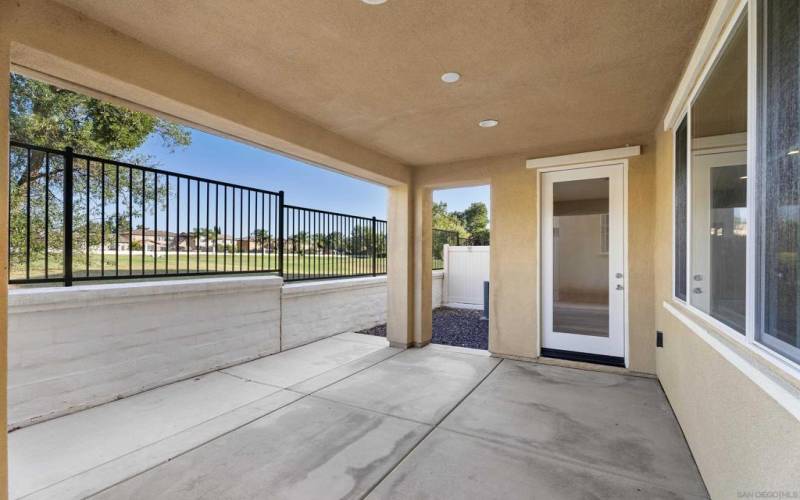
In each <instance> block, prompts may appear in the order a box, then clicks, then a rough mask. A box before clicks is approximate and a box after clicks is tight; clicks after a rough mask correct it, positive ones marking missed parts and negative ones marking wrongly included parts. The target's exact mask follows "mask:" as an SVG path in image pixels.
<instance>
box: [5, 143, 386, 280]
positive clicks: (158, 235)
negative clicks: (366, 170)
mask: <svg viewBox="0 0 800 500" xmlns="http://www.w3.org/2000/svg"><path fill="white" fill-rule="evenodd" d="M9 165H10V185H9V260H10V262H9V264H10V265H9V283H12V284H27V283H51V282H63V283H64V284H65V285H66V286H69V285H71V284H72V282H73V281H89V280H109V279H132V278H145V277H147V278H152V277H172V276H187V275H192V276H195V275H214V274H235V273H278V274H280V275H282V276H284V277H285V278H286V279H287V280H302V279H319V278H336V277H352V276H367V275H378V274H385V273H386V233H387V231H386V228H387V223H386V221H383V220H378V219H375V218H373V219H367V218H363V217H357V216H351V215H345V214H338V213H334V212H327V211H323V210H314V209H309V208H303V207H296V206H288V205H285V204H284V195H283V192H274V191H267V190H263V189H256V188H251V187H247V186H241V185H237V184H231V183H227V182H221V181H214V180H211V179H204V178H200V177H195V176H191V175H185V174H178V173H174V172H167V171H164V170H159V169H154V168H149V167H143V166H140V165H132V164H129V163H124V162H120V161H116V160H111V159H103V158H96V157H92V156H88V155H83V154H78V153H74V152H73V151H72V150H71V149H70V148H67V149H66V150H64V151H61V150H56V149H49V148H44V147H40V146H32V145H28V144H22V143H18V142H14V141H12V142H11V152H10V162H9Z"/></svg>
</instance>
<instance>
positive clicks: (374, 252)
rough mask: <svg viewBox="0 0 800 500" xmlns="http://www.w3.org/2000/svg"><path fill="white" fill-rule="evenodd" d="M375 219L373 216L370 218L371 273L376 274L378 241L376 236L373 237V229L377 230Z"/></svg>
mask: <svg viewBox="0 0 800 500" xmlns="http://www.w3.org/2000/svg"><path fill="white" fill-rule="evenodd" d="M377 226H378V224H377V221H376V219H375V217H373V218H372V275H373V276H377V275H378V245H377V244H376V243H377V242H378V240H377V238H376V237H375V231H376V230H377Z"/></svg>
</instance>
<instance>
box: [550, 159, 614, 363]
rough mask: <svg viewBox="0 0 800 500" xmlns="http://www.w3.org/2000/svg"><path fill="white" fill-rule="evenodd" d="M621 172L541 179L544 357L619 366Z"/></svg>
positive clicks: (594, 170)
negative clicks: (570, 357) (567, 357)
mask: <svg viewBox="0 0 800 500" xmlns="http://www.w3.org/2000/svg"><path fill="white" fill-rule="evenodd" d="M623 168H624V167H623V165H622V164H618V165H604V166H599V167H588V168H576V169H571V170H556V171H552V172H545V173H543V174H542V233H541V234H542V298H543V300H542V316H543V318H542V319H543V335H542V347H543V354H545V355H549V354H548V352H553V353H555V352H558V353H575V354H578V355H588V356H586V358H587V359H590V358H591V356H598V357H608V358H614V359H615V361H616V362H617V363H622V362H624V357H625V287H624V285H625V280H624V274H623V273H624V272H625V255H624V248H625V245H624V227H623V225H624V202H625V196H624V193H625V191H624V190H625V186H624V170H623ZM575 359H581V358H575Z"/></svg>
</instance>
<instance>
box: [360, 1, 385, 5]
mask: <svg viewBox="0 0 800 500" xmlns="http://www.w3.org/2000/svg"><path fill="white" fill-rule="evenodd" d="M361 1H362V2H364V3H365V4H367V5H380V4H382V3H386V0H361Z"/></svg>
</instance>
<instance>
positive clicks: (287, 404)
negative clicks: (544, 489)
mask: <svg viewBox="0 0 800 500" xmlns="http://www.w3.org/2000/svg"><path fill="white" fill-rule="evenodd" d="M401 352H403V351H402V350H401V351H398V352H396V353H394V354H392V355H391V356H389V357H387V358H384V359H381V360H378V361H376V362H375V363H371V364H370V365H369V366H365V367H363V368H361V369H358V370H356V371H354V372H353V373H351V374H349V375H347V376H345V377H342V378H341V379H339V380H336V381H334V382H331V383H330V384H327V385H325V386H323V387H320V388H319V389H317V390H315V391H312V392H309V393H308V394H303V393H299V392H297V391H292V390H291V389H288V388H280V387H279V388H278V389H279V390H283V391H287V392H291V393H293V394H300V395H301V397H299V398H297V399H295V400H293V401H290V402H288V403H286V404H284V405H281V406H280V407H278V408H275V409H273V410H271V411H268V412H267V413H264V414H263V415H259V416H258V417H255V418H253V419H251V420H248V421H247V422H245V423H243V424H241V425H238V426H236V427H234V428H231V429H228V430H227V431H225V432H223V433H221V434H219V435H218V436H215V437H213V438H211V439H209V440H207V441H203V442H202V443H200V444H197V445H196V446H193V447H191V448H189V449H187V450H184V451H182V452H180V453H178V454H177V455H175V456H174V457H172V458H170V459H168V460H166V461H163V462H159V463H157V464H155V465H153V466H152V467H148V468H147V469H145V470H142V471H139V472H137V473H136V474H133V475H131V476H129V477H126V478H125V479H123V480H121V481H116V482H115V483H113V484H110V485H108V486H106V487H105V488H102V489H100V490H98V491H96V492H94V493H92V494H90V495H89V496H88V497H87V498H91V497H95V496H97V495H99V494H100V493H103V492H105V491H108V490H110V489H111V488H114V487H115V486H118V485H120V484H122V483H124V482H125V481H129V480H131V479H133V478H135V477H137V476H141V475H142V474H145V473H147V472H150V471H151V470H153V469H155V468H157V467H160V466H162V465H164V464H165V463H167V462H170V461H172V460H175V459H176V458H178V457H181V456H183V455H186V454H187V453H191V452H192V451H194V450H196V449H198V448H201V447H203V446H205V445H207V444H209V443H211V442H213V441H216V440H217V439H219V438H221V437H224V436H227V435H228V434H231V433H232V432H236V431H238V430H239V429H241V428H242V427H246V426H248V425H250V424H252V423H253V422H255V421H256V420H260V419H262V418H264V417H266V416H268V415H270V414H272V413H274V412H276V411H278V410H281V409H283V408H286V407H287V406H291V405H293V404H295V403H297V402H298V401H302V400H303V399H305V398H307V397H308V396H311V395H313V394H314V393H316V392H318V391H321V390H323V389H326V388H327V387H330V386H332V385H334V384H337V383H339V382H341V381H343V380H347V379H348V378H350V377H352V376H353V375H356V374H358V373H361V372H362V371H364V370H368V369H369V368H372V367H373V366H375V365H377V364H379V363H383V362H384V361H386V360H389V359H391V358H393V357H395V356H397V355H398V354H400V353H401ZM355 361H357V360H355ZM347 364H349V363H345V364H344V365H342V366H346V365H347ZM499 364H500V363H498V365H499ZM496 367H497V366H495V368H496ZM333 369H335V368H332V369H331V370H333ZM331 370H327V371H325V372H323V373H327V372H328V371H331ZM493 370H494V369H493ZM490 373H491V372H490ZM227 375H230V374H227ZM320 375H321V374H320ZM231 376H232V377H235V375H231ZM236 378H239V379H241V377H236ZM312 378H314V377H310V378H308V379H306V380H310V379H312ZM484 378H485V377H484ZM242 380H246V379H242ZM304 381H305V380H304ZM481 382H483V380H481ZM263 385H269V384H263ZM269 387H275V386H272V385H269ZM476 387H477V386H476ZM470 392H472V391H470ZM274 394H277V392H276V393H274ZM265 397H269V396H265ZM262 399H263V398H262ZM319 399H322V398H319ZM462 401H463V400H462ZM248 404H250V403H248ZM458 404H461V401H459V403H458ZM244 406H247V405H244ZM456 406H458V405H456ZM232 411H233V410H232ZM448 415H449V412H448ZM215 418H216V417H215ZM437 425H438V424H437ZM426 436H427V434H426ZM417 444H419V443H417ZM140 449H141V448H140ZM126 455H127V453H126ZM123 456H124V455H123ZM404 458H405V457H404ZM401 461H402V460H401ZM398 463H399V462H398ZM101 465H103V464H101ZM98 467H99V466H98ZM94 468H96V467H93V468H92V469H94ZM92 469H89V470H92ZM65 480H66V479H64V480H62V481H65ZM382 480H383V478H381V481H382ZM62 481H59V483H60V482H62ZM378 483H380V481H378ZM54 484H58V483H54ZM376 485H377V484H376ZM51 486H53V485H51ZM51 486H48V488H49V487H51ZM46 489H47V488H43V489H41V490H39V491H38V492H40V491H43V490H46ZM38 492H33V493H30V494H28V495H26V497H28V496H30V495H33V494H34V493H38ZM23 498H25V497H23ZM20 500H22V499H20Z"/></svg>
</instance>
